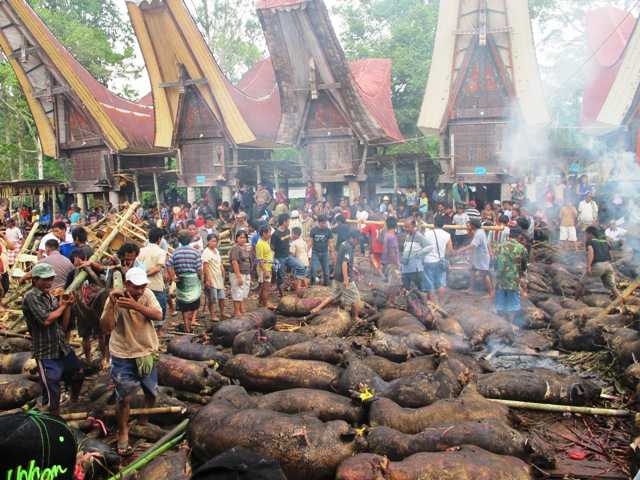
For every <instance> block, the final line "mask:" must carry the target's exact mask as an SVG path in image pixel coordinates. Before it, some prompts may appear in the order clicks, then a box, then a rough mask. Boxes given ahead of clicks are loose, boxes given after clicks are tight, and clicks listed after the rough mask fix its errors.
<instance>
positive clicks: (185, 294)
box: [167, 230, 202, 333]
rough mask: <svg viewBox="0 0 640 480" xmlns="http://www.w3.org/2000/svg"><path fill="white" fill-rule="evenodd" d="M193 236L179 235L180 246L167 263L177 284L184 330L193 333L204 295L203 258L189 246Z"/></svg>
mask: <svg viewBox="0 0 640 480" xmlns="http://www.w3.org/2000/svg"><path fill="white" fill-rule="evenodd" d="M192 239H193V235H192V234H191V233H190V232H188V231H186V230H183V231H182V232H180V233H179V234H178V241H179V242H180V246H179V247H178V248H176V249H175V251H174V252H173V255H172V256H171V258H170V259H169V261H168V262H167V269H168V271H169V276H170V278H171V279H172V280H175V282H176V308H177V310H178V311H179V312H182V319H183V320H184V329H185V332H186V333H190V332H191V324H192V323H195V321H194V319H195V315H196V312H197V311H198V309H199V308H200V295H201V294H202V256H201V255H200V252H198V251H197V250H196V249H194V248H193V247H191V246H189V244H190V243H191V241H192Z"/></svg>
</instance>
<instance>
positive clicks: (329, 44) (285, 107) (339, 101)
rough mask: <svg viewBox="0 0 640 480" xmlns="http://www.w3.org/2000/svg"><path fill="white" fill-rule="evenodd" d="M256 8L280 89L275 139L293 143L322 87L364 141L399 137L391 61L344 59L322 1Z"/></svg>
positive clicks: (260, 2)
mask: <svg viewBox="0 0 640 480" xmlns="http://www.w3.org/2000/svg"><path fill="white" fill-rule="evenodd" d="M256 8H257V9H258V15H259V17H260V21H261V23H262V28H263V30H264V32H265V37H266V40H267V45H268V47H269V52H270V53H271V60H272V65H273V69H274V71H275V76H276V78H277V81H278V87H279V90H280V99H281V103H282V111H283V115H282V121H281V123H280V128H279V131H278V140H279V141H281V142H282V143H296V139H298V138H299V133H300V131H301V130H302V128H303V127H304V122H305V121H306V112H307V108H308V104H309V101H310V99H312V97H313V96H314V94H315V95H317V93H318V91H320V90H324V91H326V92H327V93H328V95H329V96H330V97H331V98H332V100H333V101H334V102H335V104H336V105H337V106H338V108H339V109H340V111H341V113H342V114H343V115H344V116H345V118H346V119H347V120H348V122H349V124H350V128H351V129H352V130H353V131H354V132H355V133H356V135H357V136H358V137H359V138H360V139H362V140H363V141H366V142H367V143H369V144H371V145H374V144H381V143H387V142H396V141H402V140H403V137H402V134H401V133H400V130H399V128H398V124H397V120H396V116H395V112H394V110H393V106H392V103H391V62H390V61H389V60H378V59H372V60H362V61H358V62H353V63H351V64H350V63H349V62H347V60H346V57H345V54H344V51H343V50H342V46H341V45H340V42H339V40H338V37H337V36H336V34H335V31H334V29H333V25H332V24H331V19H330V18H329V13H328V11H327V8H326V6H325V4H324V2H323V1H322V0H257V2H256ZM312 85H314V86H313V87H312ZM312 90H315V92H314V93H312Z"/></svg>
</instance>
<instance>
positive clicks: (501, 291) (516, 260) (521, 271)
mask: <svg viewBox="0 0 640 480" xmlns="http://www.w3.org/2000/svg"><path fill="white" fill-rule="evenodd" d="M521 233H522V230H521V229H520V228H519V227H513V228H511V230H510V232H509V235H510V238H509V240H507V241H506V242H504V243H502V244H499V245H498V246H497V248H496V252H495V255H496V300H495V301H496V311H497V312H498V314H499V315H502V316H504V317H505V318H507V319H508V320H509V321H511V322H513V321H514V320H515V318H516V316H517V315H518V313H520V310H521V309H522V306H521V302H520V284H521V281H522V279H523V277H524V275H525V272H526V271H527V262H528V259H529V255H528V254H527V249H526V248H524V247H523V246H522V244H521V243H520V242H518V237H519V236H520V235H521Z"/></svg>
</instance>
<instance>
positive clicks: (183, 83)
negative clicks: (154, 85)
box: [158, 78, 208, 88]
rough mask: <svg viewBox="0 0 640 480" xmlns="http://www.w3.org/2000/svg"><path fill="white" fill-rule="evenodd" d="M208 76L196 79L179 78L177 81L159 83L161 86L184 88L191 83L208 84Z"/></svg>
mask: <svg viewBox="0 0 640 480" xmlns="http://www.w3.org/2000/svg"><path fill="white" fill-rule="evenodd" d="M207 83H208V81H207V79H206V78H197V79H195V80H178V81H177V82H164V83H161V84H160V85H158V86H159V87H160V88H184V87H189V86H191V85H207Z"/></svg>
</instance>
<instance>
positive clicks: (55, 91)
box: [33, 86, 71, 98]
mask: <svg viewBox="0 0 640 480" xmlns="http://www.w3.org/2000/svg"><path fill="white" fill-rule="evenodd" d="M70 91H71V90H70V89H69V87H63V86H60V87H53V88H49V89H46V90H36V91H35V92H34V93H33V98H47V97H53V96H54V95H59V94H62V93H69V92H70Z"/></svg>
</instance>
